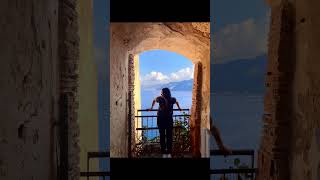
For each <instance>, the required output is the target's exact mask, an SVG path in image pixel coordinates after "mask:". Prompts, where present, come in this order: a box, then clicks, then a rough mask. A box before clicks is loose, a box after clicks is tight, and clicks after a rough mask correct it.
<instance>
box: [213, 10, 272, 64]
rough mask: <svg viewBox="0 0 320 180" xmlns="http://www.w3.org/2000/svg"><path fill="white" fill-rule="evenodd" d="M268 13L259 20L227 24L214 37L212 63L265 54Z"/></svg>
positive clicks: (252, 19)
mask: <svg viewBox="0 0 320 180" xmlns="http://www.w3.org/2000/svg"><path fill="white" fill-rule="evenodd" d="M269 19H270V12H268V13H267V14H266V16H265V17H263V18H260V19H254V18H249V19H247V20H245V21H243V22H240V23H238V24H229V25H227V26H225V27H224V28H222V29H220V30H218V31H217V32H216V34H215V35H214V38H215V41H214V62H215V63H225V62H229V61H232V60H236V59H244V58H248V59H249V58H254V57H256V56H259V55H262V54H265V53H266V52H267V37H268V31H269V21H270V20H269Z"/></svg>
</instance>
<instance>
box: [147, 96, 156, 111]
mask: <svg viewBox="0 0 320 180" xmlns="http://www.w3.org/2000/svg"><path fill="white" fill-rule="evenodd" d="M155 103H156V100H155V99H154V100H153V101H152V105H151V108H150V109H148V110H149V111H150V110H152V108H153V106H154V104H155Z"/></svg>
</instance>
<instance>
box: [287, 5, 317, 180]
mask: <svg viewBox="0 0 320 180" xmlns="http://www.w3.org/2000/svg"><path fill="white" fill-rule="evenodd" d="M294 7H295V18H294V20H295V53H294V51H293V53H294V56H295V58H296V70H295V77H294V86H293V106H294V109H293V110H294V114H293V117H294V118H293V119H292V121H293V122H292V132H293V134H292V143H291V144H292V146H291V150H292V151H291V156H290V160H291V161H290V168H291V179H292V180H298V179H319V177H320V134H319V128H320V121H319V117H320V71H319V69H320V61H319V60H320V54H319V50H320V13H319V7H320V1H315V0H313V1H303V0H296V1H295V2H294Z"/></svg>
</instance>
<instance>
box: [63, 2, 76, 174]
mask: <svg viewBox="0 0 320 180" xmlns="http://www.w3.org/2000/svg"><path fill="white" fill-rule="evenodd" d="M77 3H78V1H77V0H60V1H59V68H60V69H59V72H60V98H61V97H63V96H66V97H67V99H68V104H67V107H68V109H67V112H68V114H67V117H66V119H67V121H68V127H69V128H68V152H67V153H68V156H67V157H68V158H69V159H68V169H67V173H68V179H70V180H73V179H79V178H80V145H79V136H80V135H79V133H80V132H79V131H80V129H79V124H78V121H77V119H78V117H77V115H78V113H77V110H78V108H79V102H78V97H77V96H78V94H77V93H78V92H77V91H78V82H79V78H78V76H79V72H78V65H79V58H80V57H79V56H80V53H79V50H80V49H79V46H80V45H79V43H80V38H79V34H78V33H79V31H78V29H79V26H78V13H77V11H76V7H77ZM62 153H66V152H62ZM61 161H63V160H61Z"/></svg>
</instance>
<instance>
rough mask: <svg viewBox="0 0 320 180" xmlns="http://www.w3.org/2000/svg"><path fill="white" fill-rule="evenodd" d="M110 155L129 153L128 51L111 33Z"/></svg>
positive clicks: (125, 154)
mask: <svg viewBox="0 0 320 180" xmlns="http://www.w3.org/2000/svg"><path fill="white" fill-rule="evenodd" d="M110 36H111V37H110V156H111V157H126V156H127V155H128V133H127V129H128V123H127V122H128V109H127V108H128V106H127V97H128V94H127V90H128V55H129V54H128V52H127V51H126V48H125V46H124V45H123V44H122V42H121V41H120V40H119V39H118V38H116V37H115V35H114V34H112V33H110Z"/></svg>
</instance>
